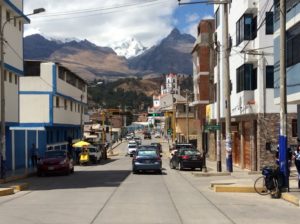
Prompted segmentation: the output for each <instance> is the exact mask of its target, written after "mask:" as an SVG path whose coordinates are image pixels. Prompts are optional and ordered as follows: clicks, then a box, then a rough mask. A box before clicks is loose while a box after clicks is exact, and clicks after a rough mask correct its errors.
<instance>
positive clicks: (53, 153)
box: [45, 151, 66, 158]
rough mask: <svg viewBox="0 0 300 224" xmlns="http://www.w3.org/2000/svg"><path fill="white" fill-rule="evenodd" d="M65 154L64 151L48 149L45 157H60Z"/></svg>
mask: <svg viewBox="0 0 300 224" xmlns="http://www.w3.org/2000/svg"><path fill="white" fill-rule="evenodd" d="M65 156H66V152H64V151H49V152H46V153H45V158H61V157H65Z"/></svg>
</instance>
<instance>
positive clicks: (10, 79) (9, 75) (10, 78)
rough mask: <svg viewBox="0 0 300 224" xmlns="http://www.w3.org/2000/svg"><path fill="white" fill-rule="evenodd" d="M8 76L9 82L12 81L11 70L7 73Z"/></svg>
mask: <svg viewBox="0 0 300 224" xmlns="http://www.w3.org/2000/svg"><path fill="white" fill-rule="evenodd" d="M8 77H9V82H10V83H12V73H11V72H9V73H8Z"/></svg>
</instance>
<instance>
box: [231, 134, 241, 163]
mask: <svg viewBox="0 0 300 224" xmlns="http://www.w3.org/2000/svg"><path fill="white" fill-rule="evenodd" d="M232 146H233V148H232V160H233V164H234V165H236V166H240V162H241V161H240V158H241V153H240V136H239V133H238V132H233V145H232Z"/></svg>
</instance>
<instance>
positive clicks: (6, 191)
mask: <svg viewBox="0 0 300 224" xmlns="http://www.w3.org/2000/svg"><path fill="white" fill-rule="evenodd" d="M11 194H14V189H13V188H10V187H7V188H5V187H4V188H0V197H2V196H7V195H11Z"/></svg>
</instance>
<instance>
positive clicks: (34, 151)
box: [31, 144, 39, 167]
mask: <svg viewBox="0 0 300 224" xmlns="http://www.w3.org/2000/svg"><path fill="white" fill-rule="evenodd" d="M38 156H39V153H38V149H37V148H36V146H35V144H32V147H31V164H32V167H36V166H37V160H38Z"/></svg>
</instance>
